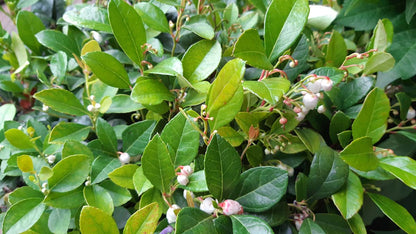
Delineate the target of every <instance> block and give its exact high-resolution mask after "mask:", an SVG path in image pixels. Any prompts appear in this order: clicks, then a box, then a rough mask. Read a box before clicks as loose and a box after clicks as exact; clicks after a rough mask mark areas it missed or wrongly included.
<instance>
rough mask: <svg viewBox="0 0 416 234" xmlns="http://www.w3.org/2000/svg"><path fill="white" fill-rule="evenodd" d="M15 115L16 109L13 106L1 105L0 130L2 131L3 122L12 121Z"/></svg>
mask: <svg viewBox="0 0 416 234" xmlns="http://www.w3.org/2000/svg"><path fill="white" fill-rule="evenodd" d="M15 115H16V107H15V106H14V105H13V104H3V105H2V106H0V129H3V127H4V122H5V121H8V120H13V118H14V116H15Z"/></svg>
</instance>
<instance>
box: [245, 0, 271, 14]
mask: <svg viewBox="0 0 416 234" xmlns="http://www.w3.org/2000/svg"><path fill="white" fill-rule="evenodd" d="M249 2H250V3H252V4H253V5H254V6H255V7H256V8H258V9H259V10H261V11H262V12H263V13H266V10H267V7H268V6H269V4H270V2H271V0H250V1H249Z"/></svg>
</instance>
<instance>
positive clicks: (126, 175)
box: [108, 164, 138, 189]
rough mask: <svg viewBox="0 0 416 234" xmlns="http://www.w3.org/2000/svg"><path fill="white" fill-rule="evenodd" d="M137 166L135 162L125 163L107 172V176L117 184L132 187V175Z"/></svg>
mask: <svg viewBox="0 0 416 234" xmlns="http://www.w3.org/2000/svg"><path fill="white" fill-rule="evenodd" d="M137 168H138V166H137V165H136V164H127V165H124V166H121V167H119V168H117V169H115V170H114V171H112V172H110V173H109V174H108V177H109V178H110V179H111V180H112V181H113V182H114V183H115V184H117V185H119V186H121V187H124V188H128V189H134V185H133V175H134V173H135V172H136V170H137Z"/></svg>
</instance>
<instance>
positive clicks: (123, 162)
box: [118, 153, 130, 164]
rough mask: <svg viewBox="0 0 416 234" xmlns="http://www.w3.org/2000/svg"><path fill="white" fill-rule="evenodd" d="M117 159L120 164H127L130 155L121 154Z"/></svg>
mask: <svg viewBox="0 0 416 234" xmlns="http://www.w3.org/2000/svg"><path fill="white" fill-rule="evenodd" d="M118 159H119V160H120V162H121V163H122V164H127V163H129V162H130V155H129V154H128V153H121V154H120V156H119V157H118Z"/></svg>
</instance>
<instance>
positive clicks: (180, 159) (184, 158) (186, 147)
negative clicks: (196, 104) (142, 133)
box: [160, 113, 199, 167]
mask: <svg viewBox="0 0 416 234" xmlns="http://www.w3.org/2000/svg"><path fill="white" fill-rule="evenodd" d="M190 121H191V120H189V119H187V118H186V117H185V116H184V115H183V114H182V113H178V114H177V115H176V116H175V117H174V118H173V119H171V120H170V121H169V123H168V124H166V126H165V127H164V128H163V131H162V133H161V135H160V137H161V138H162V140H163V141H164V142H165V143H166V145H167V146H168V147H169V148H170V149H171V150H172V151H171V153H172V152H173V153H174V154H175V160H174V166H175V167H178V166H181V165H188V164H189V163H191V161H192V160H194V158H195V157H196V155H197V153H198V148H199V132H198V131H197V130H196V129H195V128H194V127H193V124H192V123H191V122H190ZM194 125H195V124H194Z"/></svg>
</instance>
